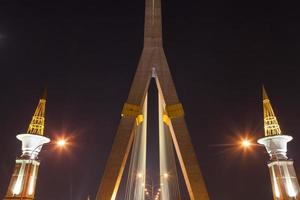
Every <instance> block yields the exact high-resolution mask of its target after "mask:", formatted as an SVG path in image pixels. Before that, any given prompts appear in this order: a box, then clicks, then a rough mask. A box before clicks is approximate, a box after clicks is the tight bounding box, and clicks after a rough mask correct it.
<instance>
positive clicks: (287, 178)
mask: <svg viewBox="0 0 300 200" xmlns="http://www.w3.org/2000/svg"><path fill="white" fill-rule="evenodd" d="M263 108H264V129H265V137H264V138H261V139H259V140H258V143H259V144H262V145H264V146H265V148H266V150H267V152H268V153H269V155H270V161H269V163H268V167H269V172H270V176H271V182H272V190H273V197H274V200H299V199H300V194H299V183H298V180H297V176H296V173H295V169H294V165H293V160H291V159H288V157H287V155H286V153H287V143H288V142H290V141H291V140H292V139H293V138H292V137H291V136H289V135H283V134H282V132H281V129H280V126H279V123H278V121H277V118H276V116H275V114H274V111H273V108H272V105H271V103H270V100H269V97H268V95H267V92H266V90H265V88H264V87H263Z"/></svg>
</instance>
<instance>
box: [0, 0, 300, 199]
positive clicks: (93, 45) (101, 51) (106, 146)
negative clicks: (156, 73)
mask: <svg viewBox="0 0 300 200" xmlns="http://www.w3.org/2000/svg"><path fill="white" fill-rule="evenodd" d="M162 4H163V25H164V27H163V31H164V48H165V52H166V55H167V58H168V61H169V65H170V68H171V71H172V75H173V79H174V82H175V85H176V88H177V92H178V95H179V97H180V99H181V101H182V103H183V105H184V108H185V113H186V120H187V124H188V127H189V130H190V134H191V137H192V139H193V143H194V147H195V150H196V153H197V156H198V159H199V162H200V165H201V169H202V171H203V174H204V176H205V180H206V183H207V187H208V191H209V194H210V197H211V199H212V200H241V199H243V200H253V199H255V200H266V199H272V192H271V186H270V180H269V174H268V169H267V166H266V162H267V159H268V155H267V153H266V152H265V150H264V149H263V148H262V147H255V148H253V150H252V151H247V152H243V151H242V150H240V149H239V148H238V146H234V145H230V144H234V142H236V141H237V140H238V139H239V137H241V136H246V135H249V137H252V138H253V139H254V140H256V139H258V138H259V137H261V136H263V119H262V116H263V115H262V100H261V85H262V84H264V85H265V86H266V89H267V91H268V93H269V97H270V98H271V101H272V104H273V107H274V110H275V112H276V114H277V116H278V119H279V122H280V124H281V127H282V129H283V132H284V133H285V134H290V135H292V136H293V137H294V140H293V142H291V143H290V144H289V153H288V155H289V156H290V157H291V158H293V159H294V160H295V168H296V171H297V174H298V175H300V154H297V152H300V126H299V122H300V107H299V106H298V105H299V102H300V78H299V72H300V70H299V67H300V56H299V55H300V23H299V10H298V6H296V5H292V4H291V3H286V1H281V2H280V3H276V2H275V1H272V2H265V1H251V2H246V1H235V2H233V1H226V2H225V1H209V2H208V1H199V0H197V1H196V0H184V1H182V0H181V1H179V0H163V2H162ZM143 20H144V1H143V0H131V1H101V0H100V1H97V2H96V1H90V2H89V1H82V3H77V2H76V1H69V2H67V1H65V2H64V1H59V3H56V2H54V1H51V2H50V1H49V2H48V3H47V2H46V1H35V0H30V1H14V0H7V1H6V0H4V1H1V2H0V69H1V72H0V75H1V78H0V91H1V96H0V97H1V98H0V130H1V140H0V158H1V162H0V198H2V197H4V195H5V192H6V189H7V186H8V182H9V179H10V176H11V174H12V171H13V167H14V160H15V158H16V156H19V155H20V153H21V143H20V142H19V141H17V139H16V138H15V136H16V134H19V133H22V132H25V131H26V130H27V126H28V124H29V122H30V120H31V116H32V114H33V112H34V109H35V107H36V105H37V102H38V99H39V97H40V95H41V91H42V89H43V88H44V87H45V86H47V88H48V91H49V93H48V102H47V111H46V135H47V136H49V137H50V138H52V139H54V138H55V137H58V136H60V135H62V134H63V135H65V136H66V137H69V138H70V141H71V142H72V146H69V147H68V151H61V152H57V151H56V150H54V149H53V148H52V147H51V146H45V147H44V151H43V152H42V153H41V154H40V159H41V160H42V163H41V168H40V173H39V178H38V187H37V199H39V200H70V198H71V199H72V200H84V199H85V198H86V197H87V196H88V195H89V194H90V195H91V198H92V199H94V197H95V194H96V191H97V189H98V186H99V183H100V179H101V176H102V173H103V170H104V166H105V162H106V159H107V157H108V153H109V152H110V148H111V145H112V141H113V138H114V135H115V133H116V130H117V126H118V122H119V119H120V112H121V109H122V106H123V103H124V102H125V101H126V98H127V94H128V92H129V88H130V85H131V81H132V79H133V76H134V72H135V69H136V67H137V63H138V59H139V56H140V54H141V50H142V44H143ZM150 94H153V95H152V98H150V101H151V102H152V103H151V102H150V105H154V106H153V107H152V108H151V110H152V111H151V112H150V115H151V113H152V117H150V119H152V118H153V119H154V118H155V116H156V113H155V112H156V108H155V104H156V96H155V87H154V85H151V89H150ZM154 122H155V120H154ZM151 124H152V125H151ZM156 126H157V125H156V124H155V123H153V121H152V123H150V129H151V130H152V131H149V132H150V133H151V134H153V133H155V130H154V129H155V127H156ZM153 130H154V131H153ZM150 133H149V134H150ZM153 137H154V136H151V138H153ZM149 143H150V144H149V146H150V147H151V146H152V147H153V146H155V142H153V140H150V142H149ZM225 144H227V145H225ZM228 144H229V145H228ZM150 166H155V164H154V163H150ZM154 169H155V167H154ZM149 171H150V172H151V173H152V174H150V175H151V176H157V174H156V173H157V172H155V170H151V169H149ZM71 195H72V196H71ZM120 199H122V198H120ZM186 199H188V198H187V197H183V200H186Z"/></svg>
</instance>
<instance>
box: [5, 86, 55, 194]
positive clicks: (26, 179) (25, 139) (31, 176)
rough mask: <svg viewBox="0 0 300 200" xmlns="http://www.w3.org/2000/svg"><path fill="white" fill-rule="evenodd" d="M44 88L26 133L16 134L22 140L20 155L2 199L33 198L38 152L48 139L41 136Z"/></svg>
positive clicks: (43, 120)
mask: <svg viewBox="0 0 300 200" xmlns="http://www.w3.org/2000/svg"><path fill="white" fill-rule="evenodd" d="M45 106H46V90H45V91H44V94H43V96H42V97H41V99H40V100H39V103H38V106H37V108H36V110H35V112H34V115H33V117H32V120H31V123H30V124H29V127H28V130H27V133H22V134H19V135H17V139H18V140H20V141H22V155H21V156H20V157H18V158H17V159H16V165H15V169H14V171H13V175H12V177H11V180H10V183H9V186H8V189H7V193H6V196H5V198H4V200H12V199H18V200H34V199H35V188H36V180H37V174H38V169H39V165H40V161H39V160H38V154H39V152H40V151H41V149H42V146H43V144H45V143H49V142H50V139H49V138H47V137H45V136H43V135H44V126H45Z"/></svg>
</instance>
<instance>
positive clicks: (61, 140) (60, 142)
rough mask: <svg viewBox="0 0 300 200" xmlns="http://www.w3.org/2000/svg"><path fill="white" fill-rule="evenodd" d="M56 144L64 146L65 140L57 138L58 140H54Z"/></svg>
mask: <svg viewBox="0 0 300 200" xmlns="http://www.w3.org/2000/svg"><path fill="white" fill-rule="evenodd" d="M56 144H57V146H59V147H64V146H66V144H67V142H66V140H64V139H60V140H58V141H57V142H56Z"/></svg>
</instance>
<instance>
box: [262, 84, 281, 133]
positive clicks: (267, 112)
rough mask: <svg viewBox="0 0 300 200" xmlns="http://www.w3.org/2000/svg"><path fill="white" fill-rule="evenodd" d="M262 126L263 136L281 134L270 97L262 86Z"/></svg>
mask: <svg viewBox="0 0 300 200" xmlns="http://www.w3.org/2000/svg"><path fill="white" fill-rule="evenodd" d="M262 90H263V107H264V128H265V136H266V137H268V136H274V135H281V129H280V126H279V124H278V121H277V118H276V116H275V114H274V111H273V108H272V105H271V102H270V99H269V97H268V95H267V92H266V89H265V87H264V86H263V89H262Z"/></svg>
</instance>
